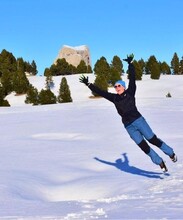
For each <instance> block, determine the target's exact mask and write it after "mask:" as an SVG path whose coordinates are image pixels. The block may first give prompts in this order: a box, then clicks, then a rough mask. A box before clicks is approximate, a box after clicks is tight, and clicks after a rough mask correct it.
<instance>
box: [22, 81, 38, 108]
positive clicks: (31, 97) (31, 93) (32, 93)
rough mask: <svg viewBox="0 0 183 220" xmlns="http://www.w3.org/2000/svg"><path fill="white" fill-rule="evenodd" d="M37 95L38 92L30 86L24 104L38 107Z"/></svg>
mask: <svg viewBox="0 0 183 220" xmlns="http://www.w3.org/2000/svg"><path fill="white" fill-rule="evenodd" d="M38 95H39V93H38V90H37V89H36V88H35V87H34V86H32V85H31V84H30V85H29V89H28V91H27V95H26V99H25V103H26V104H33V105H38Z"/></svg>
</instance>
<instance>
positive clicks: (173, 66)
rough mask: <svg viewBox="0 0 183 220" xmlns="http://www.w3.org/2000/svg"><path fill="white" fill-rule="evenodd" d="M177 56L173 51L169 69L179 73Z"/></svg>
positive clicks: (176, 73)
mask: <svg viewBox="0 0 183 220" xmlns="http://www.w3.org/2000/svg"><path fill="white" fill-rule="evenodd" d="M179 65H180V63H179V57H178V55H177V53H174V55H173V58H172V60H171V69H172V71H173V74H175V75H178V74H180V67H179Z"/></svg>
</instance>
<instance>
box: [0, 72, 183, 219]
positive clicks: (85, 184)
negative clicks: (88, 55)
mask: <svg viewBox="0 0 183 220" xmlns="http://www.w3.org/2000/svg"><path fill="white" fill-rule="evenodd" d="M78 77H79V76H78V75H75V76H67V81H68V84H69V86H70V89H71V95H72V98H73V103H66V104H56V105H45V106H31V105H25V104H24V98H25V96H14V94H11V95H9V96H8V97H7V99H8V100H9V102H10V104H11V105H12V107H10V108H5V107H2V108H0V116H1V120H0V134H1V144H0V155H1V159H0V219H28V220H30V219H31V220H32V219H33V220H39V219H62V220H72V219H80V220H82V219H86V220H88V219H111V220H114V219H163V220H165V219H182V218H183V162H182V161H183V122H182V120H183V119H182V118H183V76H161V79H160V80H158V81H156V80H151V79H150V78H149V76H144V77H143V80H142V81H137V94H136V97H137V106H138V109H139V110H140V112H141V113H142V114H143V115H144V117H145V118H146V120H147V121H148V122H149V124H150V125H151V127H152V128H153V130H154V132H155V133H156V134H157V135H158V137H160V138H161V139H163V140H164V141H165V142H166V143H167V144H169V145H170V146H171V147H173V148H174V150H175V153H176V154H177V155H178V162H177V163H173V162H172V161H171V160H170V159H169V158H168V157H167V156H166V155H164V154H163V153H162V152H160V150H159V149H157V148H156V147H153V149H155V150H156V152H158V153H159V154H160V156H162V157H163V158H164V160H165V161H166V164H167V167H168V169H169V173H168V174H166V175H165V174H163V173H162V171H161V169H160V168H159V167H158V166H156V165H154V164H153V163H152V162H151V160H150V159H149V157H147V156H146V155H145V154H144V153H143V152H142V151H141V150H140V149H139V148H138V147H137V146H136V145H135V143H133V141H132V140H131V139H130V137H129V136H128V134H127V133H126V131H125V129H124V127H123V125H122V123H121V119H120V117H119V115H118V114H117V112H116V109H115V107H114V106H113V104H112V103H110V102H108V101H106V100H105V99H103V98H98V99H91V98H89V96H90V95H91V93H90V91H89V89H88V88H87V87H86V86H84V85H83V84H81V83H79V81H78ZM61 78H62V77H55V78H53V79H54V82H55V88H54V92H55V94H56V93H57V92H58V86H59V84H60V81H61ZM89 78H90V81H93V80H94V77H93V75H89ZM125 78H126V77H124V79H125ZM29 79H30V81H31V83H32V84H33V85H34V86H36V87H37V88H38V89H41V88H42V87H43V86H44V83H45V81H44V77H30V78H29ZM126 81H127V79H126ZM110 90H111V91H114V90H113V89H110ZM168 92H170V93H171V95H172V98H166V94H167V93H168Z"/></svg>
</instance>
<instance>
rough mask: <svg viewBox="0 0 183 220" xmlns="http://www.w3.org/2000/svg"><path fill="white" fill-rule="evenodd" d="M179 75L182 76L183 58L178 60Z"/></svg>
mask: <svg viewBox="0 0 183 220" xmlns="http://www.w3.org/2000/svg"><path fill="white" fill-rule="evenodd" d="M180 74H181V75H183V56H182V59H181V60H180Z"/></svg>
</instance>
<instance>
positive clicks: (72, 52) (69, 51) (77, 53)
mask: <svg viewBox="0 0 183 220" xmlns="http://www.w3.org/2000/svg"><path fill="white" fill-rule="evenodd" d="M62 58H65V59H66V61H67V62H68V63H69V64H72V65H73V66H75V67H77V66H78V65H79V63H80V61H81V60H84V61H85V63H86V65H90V66H91V58H90V52H89V48H88V47H87V46H86V45H82V46H77V47H71V46H67V45H64V46H63V47H62V49H61V50H60V52H59V54H58V56H57V58H56V60H55V62H54V63H56V61H57V59H62Z"/></svg>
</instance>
